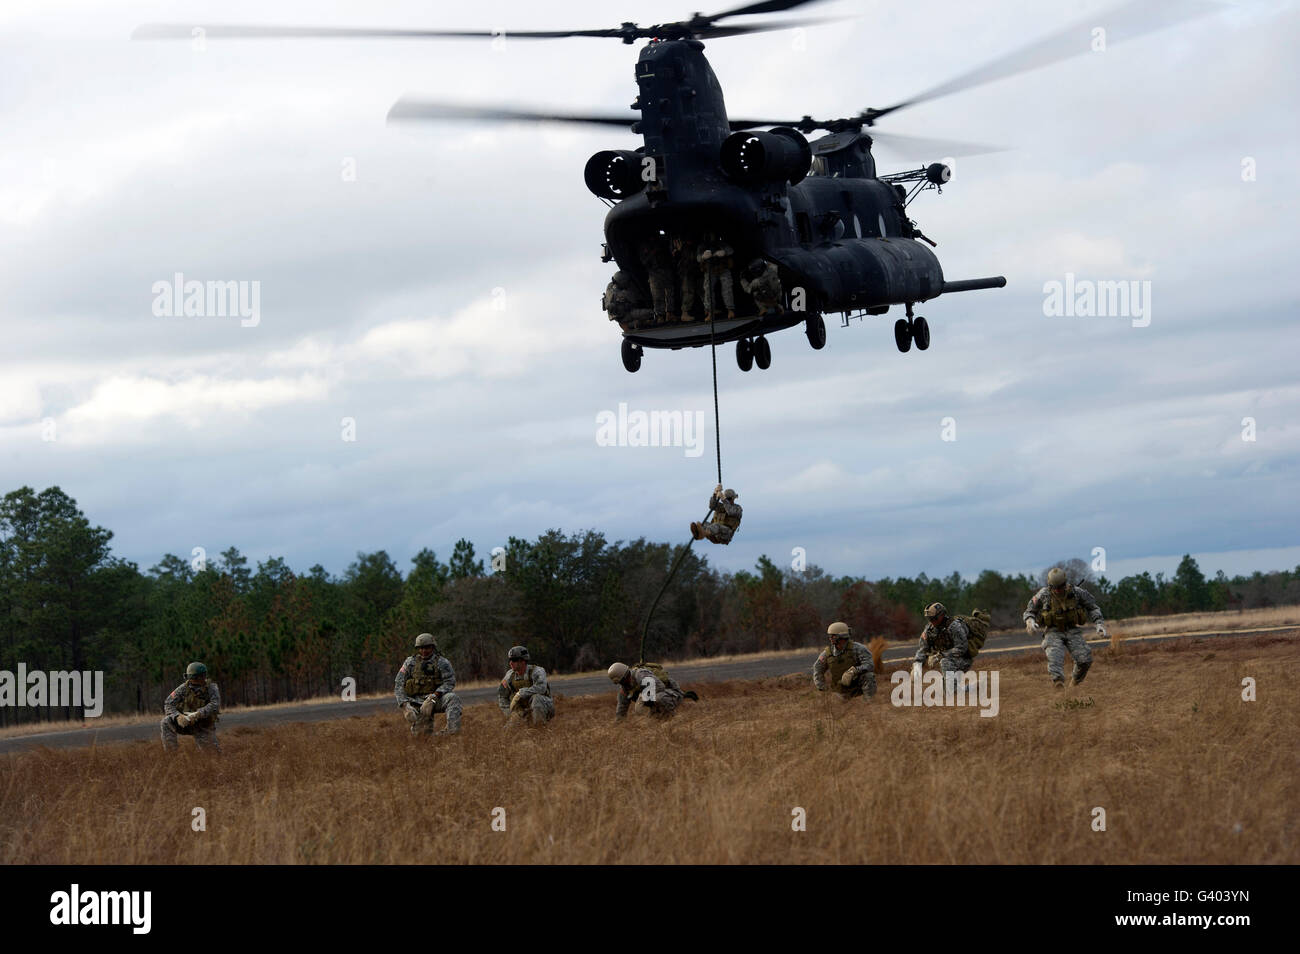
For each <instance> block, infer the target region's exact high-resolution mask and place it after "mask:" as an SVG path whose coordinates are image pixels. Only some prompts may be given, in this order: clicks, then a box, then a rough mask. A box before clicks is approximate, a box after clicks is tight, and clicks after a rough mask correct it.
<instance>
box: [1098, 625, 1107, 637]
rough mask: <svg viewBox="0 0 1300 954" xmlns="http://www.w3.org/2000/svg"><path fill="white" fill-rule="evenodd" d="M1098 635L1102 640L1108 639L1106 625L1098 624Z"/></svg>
mask: <svg viewBox="0 0 1300 954" xmlns="http://www.w3.org/2000/svg"><path fill="white" fill-rule="evenodd" d="M1097 635H1098V636H1100V637H1101V638H1102V639H1105V638H1106V624H1105V623H1098V624H1097Z"/></svg>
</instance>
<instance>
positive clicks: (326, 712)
mask: <svg viewBox="0 0 1300 954" xmlns="http://www.w3.org/2000/svg"><path fill="white" fill-rule="evenodd" d="M1265 633H1285V634H1289V635H1292V636H1296V635H1300V628H1297V627H1294V626H1285V627H1273V628H1269V629H1250V630H1237V631H1235V632H1226V633H1225V632H1213V631H1207V632H1202V633H1179V634H1177V635H1173V636H1139V637H1134V638H1131V639H1128V640H1125V642H1146V641H1158V640H1167V639H1187V638H1193V637H1195V638H1211V637H1215V636H1258V635H1262V634H1265ZM1089 642H1090V643H1092V644H1093V645H1097V644H1104V643H1105V642H1106V640H1099V639H1092V640H1089ZM915 651H916V650H915V647H914V646H913V645H910V644H909V645H906V646H904V645H902V644H894V645H892V646H890V647H889V648H888V649H886V650H885V657H884V661H885V663H900V662H907V661H908V660H910V659H911V658H912V654H913V653H914V652H915ZM1028 651H1033V652H1041V650H1040V649H1039V645H1038V641H1037V640H1030V639H1029V638H1028V637H1027V636H1026V635H1025V634H1023V633H1020V632H1011V633H998V634H994V635H993V636H990V637H989V639H988V642H987V643H985V644H984V648H983V649H982V650H980V655H979V658H980V660H984V659H985V658H987V657H988V656H990V655H993V654H999V653H1019V652H1028ZM817 652H818V651H817V650H816V649H809V650H808V651H807V653H806V654H803V655H799V656H777V657H767V658H762V659H744V660H737V661H735V662H707V661H706V662H698V663H690V664H683V665H670V671H671V673H672V675H673V678H675V679H676V680H677V681H678V682H680V683H681V684H682V685H683V686H690V685H696V684H700V683H707V682H721V681H723V680H727V679H769V678H773V677H777V676H785V675H789V674H790V673H805V674H807V675H808V677H809V684H811V680H812V664H813V660H815V659H816V658H817ZM551 687H552V688H553V689H554V690H555V691H556V692H558V693H562V694H564V695H566V696H588V695H596V694H600V693H610V692H612V690H611V689H610V684H609V680H608V679H606V678H605V677H604V676H603V675H594V676H557V677H555V678H554V679H552V680H551ZM458 693H459V695H460V697H461V699H462V700H463V701H464V702H465V704H466V705H470V704H473V703H476V702H488V701H493V700H495V699H496V694H497V691H496V687H495V686H489V687H487V688H483V689H464V690H458ZM381 713H390V714H395V703H394V701H393V700H392V699H391V698H384V699H359V700H357V701H356V702H341V701H340V702H318V703H311V704H308V705H301V706H291V707H285V708H281V709H241V710H238V711H235V712H223V713H222V714H221V728H222V730H223V731H229V730H230V729H231V728H234V727H235V726H241V725H243V726H257V727H265V726H272V725H283V724H286V723H291V722H323V721H325V720H327V719H346V718H349V717H351V716H370V715H378V714H381ZM159 719H161V715H160V716H159ZM158 738H159V735H158V723H157V722H148V723H144V724H130V725H112V726H105V727H104V728H102V729H95V728H87V729H72V730H66V731H61V732H45V733H41V734H40V735H24V736H16V737H14V738H9V739H0V755H4V754H7V753H10V752H21V751H23V750H24V749H34V748H38V747H40V746H49V747H50V748H56V749H62V748H76V747H80V746H88V745H103V744H105V743H113V742H134V741H137V740H140V739H148V740H157V739H158Z"/></svg>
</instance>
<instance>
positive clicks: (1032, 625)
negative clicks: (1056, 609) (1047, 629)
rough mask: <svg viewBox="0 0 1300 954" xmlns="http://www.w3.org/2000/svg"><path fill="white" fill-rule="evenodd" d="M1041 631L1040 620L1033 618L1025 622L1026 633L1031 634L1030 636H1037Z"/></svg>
mask: <svg viewBox="0 0 1300 954" xmlns="http://www.w3.org/2000/svg"><path fill="white" fill-rule="evenodd" d="M1039 629H1040V627H1039V625H1038V620H1036V619H1034V618H1033V617H1032V616H1031V617H1029V619H1027V620H1025V632H1027V633H1029V635H1030V636H1037V635H1038V632H1039Z"/></svg>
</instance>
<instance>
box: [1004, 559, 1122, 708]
mask: <svg viewBox="0 0 1300 954" xmlns="http://www.w3.org/2000/svg"><path fill="white" fill-rule="evenodd" d="M1024 619H1025V629H1026V630H1027V631H1028V633H1029V635H1030V636H1037V635H1038V634H1039V633H1042V634H1043V650H1044V651H1045V652H1046V653H1047V671H1048V673H1049V674H1050V675H1051V677H1052V685H1054V686H1055V687H1056V688H1057V689H1061V688H1063V687H1064V686H1065V653H1066V650H1069V652H1070V655H1071V656H1072V657H1073V658H1074V669H1073V671H1072V672H1071V673H1070V685H1072V686H1077V685H1078V684H1079V683H1081V682H1083V679H1084V677H1085V676H1086V675H1088V670H1089V669H1090V668H1091V667H1092V650H1091V649H1089V648H1088V641H1087V640H1086V639H1084V638H1083V630H1082V629H1081V628H1080V627H1082V626H1083V624H1084V623H1087V622H1089V621H1091V622H1093V623H1095V624H1096V625H1097V635H1098V636H1100V637H1102V638H1103V639H1105V638H1106V621H1105V620H1104V619H1103V618H1102V615H1101V607H1100V606H1098V605H1097V601H1096V600H1095V599H1094V598H1093V596H1092V594H1091V593H1089V592H1088V591H1087V590H1085V589H1083V588H1082V587H1079V586H1071V585H1070V582H1069V580H1067V579H1066V577H1065V570H1063V569H1061V568H1060V567H1059V566H1054V567H1052V569H1051V570H1049V571H1048V573H1047V585H1046V586H1044V587H1043V588H1042V589H1040V590H1039V591H1038V592H1037V593H1035V594H1034V595H1033V597H1032V598H1031V599H1030V600H1029V606H1028V608H1026V609H1025V617H1024Z"/></svg>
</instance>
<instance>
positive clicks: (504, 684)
mask: <svg viewBox="0 0 1300 954" xmlns="http://www.w3.org/2000/svg"><path fill="white" fill-rule="evenodd" d="M506 659H507V660H508V661H509V663H510V669H509V670H507V672H506V674H505V676H504V678H502V680H501V688H499V689H498V690H497V705H499V706H500V707H501V711H502V712H504V713H505V714H506V715H507V716H508V717H511V718H510V721H509V722H508V723H506V724H507V725H515V724H517V723H518V722H520V721H527V722H531V723H532V724H533V725H542V724H543V723H546V722H549V721H550V720H551V719H553V718H555V700H554V699H552V698H551V687H550V684H549V683H547V681H546V670H545V669H543V668H542V667H541V666H534V665H532V663H530V662H529V661H528V650H527V649H525V648H524V647H523V646H515V647H513V648H512V649H511V650H510V652H509V653H508V654H507V656H506ZM515 716H518V719H516V718H514V717H515Z"/></svg>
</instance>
